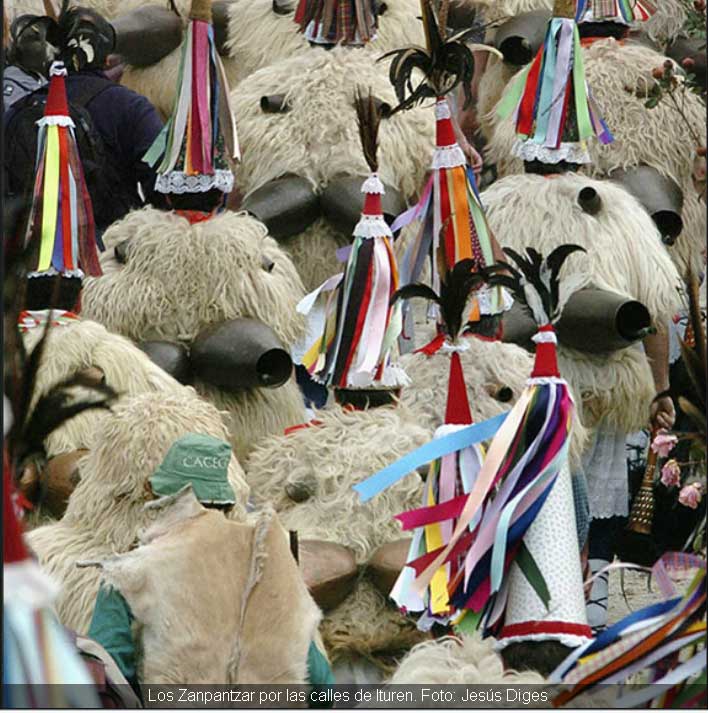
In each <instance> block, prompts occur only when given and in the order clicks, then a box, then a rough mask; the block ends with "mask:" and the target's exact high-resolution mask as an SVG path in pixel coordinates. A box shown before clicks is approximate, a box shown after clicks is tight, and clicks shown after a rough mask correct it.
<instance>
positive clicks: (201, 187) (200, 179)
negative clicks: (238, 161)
mask: <svg viewBox="0 0 708 713" xmlns="http://www.w3.org/2000/svg"><path fill="white" fill-rule="evenodd" d="M233 186H234V174H233V173H231V171H230V170H228V169H217V170H216V171H214V174H213V175H206V174H203V173H199V174H197V175H196V176H190V175H187V174H186V173H185V172H184V171H170V172H169V173H163V174H159V175H158V176H157V180H156V181H155V190H156V191H159V192H160V193H173V194H175V195H181V194H183V193H206V192H207V191H210V190H211V189H212V188H216V189H218V190H220V191H221V192H222V193H229V192H230V191H231V189H232V188H233Z"/></svg>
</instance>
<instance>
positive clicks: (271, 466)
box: [246, 405, 431, 666]
mask: <svg viewBox="0 0 708 713" xmlns="http://www.w3.org/2000/svg"><path fill="white" fill-rule="evenodd" d="M315 418H316V420H317V421H319V422H320V423H321V425H318V426H312V427H309V428H303V429H301V430H298V431H295V432H293V433H291V434H290V435H287V436H277V437H271V438H268V439H264V440H263V441H262V442H261V443H260V445H259V446H258V447H256V448H255V449H254V450H253V451H252V452H251V454H250V457H249V459H248V462H247V464H246V471H247V478H248V482H249V486H250V487H251V492H252V494H253V498H254V502H255V503H257V504H258V503H263V504H265V503H270V504H272V506H273V507H274V508H275V509H276V511H277V512H278V515H279V517H280V519H281V522H282V523H283V526H284V527H286V528H287V529H289V530H297V532H298V536H299V537H300V539H323V540H328V541H330V542H336V543H337V544H340V545H344V546H346V547H349V548H351V549H352V551H353V552H354V555H355V557H356V560H357V562H358V563H359V564H360V565H361V566H364V565H365V563H366V562H367V561H368V559H369V558H370V557H371V555H372V554H373V553H374V551H375V550H376V549H377V548H378V547H380V546H381V545H383V544H386V543H388V542H392V541H394V540H397V539H399V538H400V537H401V536H402V533H401V530H400V526H399V524H398V521H396V520H394V519H393V516H394V515H396V514H398V513H399V512H403V511H404V510H407V509H409V508H411V507H416V506H417V504H418V503H419V501H420V487H421V484H420V480H419V478H418V476H417V475H415V474H413V475H412V476H410V477H409V478H406V479H404V480H403V481H402V482H400V483H398V484H397V485H396V486H394V487H392V488H390V489H389V490H387V491H386V492H385V493H382V494H381V496H380V497H378V498H375V499H374V500H371V501H370V502H367V503H361V502H360V501H359V498H358V496H357V495H356V493H355V492H354V490H353V489H352V486H353V485H354V484H355V483H358V482H360V481H361V480H364V479H365V478H367V477H368V476H369V475H371V474H372V473H374V472H376V471H377V470H379V469H380V468H383V467H385V466H386V465H388V464H389V463H392V462H394V461H395V460H397V459H398V458H401V457H402V456H404V455H405V454H406V453H408V452H410V451H411V450H413V449H415V448H417V447H418V446H421V445H422V444H423V443H425V442H426V441H427V440H429V439H430V436H431V432H430V431H429V430H428V429H426V428H424V427H423V426H421V425H418V423H417V422H416V419H415V418H414V416H413V414H412V413H411V412H409V411H408V410H407V409H406V408H405V407H404V406H401V405H399V406H398V407H392V406H385V407H379V408H376V409H371V410H368V411H348V410H344V409H342V408H341V407H339V406H337V405H335V406H332V407H331V408H329V409H327V410H324V411H321V412H318V413H317V414H316V416H315ZM291 495H293V496H294V497H297V498H298V499H301V498H304V499H303V500H302V501H301V502H295V501H294V500H293V499H291ZM362 587H365V588H366V591H362V592H360V591H359V590H360V589H361V588H362ZM321 631H322V636H323V640H324V643H325V646H326V647H327V651H328V653H329V655H330V657H331V658H332V661H333V663H334V662H336V661H337V660H338V659H340V658H342V657H346V656H349V655H352V654H358V655H362V656H365V657H368V658H370V659H375V660H376V661H377V664H379V665H384V666H385V664H386V655H388V654H390V653H391V652H392V651H393V652H397V651H400V650H401V649H405V648H406V647H408V646H410V645H412V643H414V642H415V641H418V640H420V633H419V632H416V630H415V625H414V624H413V623H412V622H408V621H406V620H405V619H404V617H403V616H402V615H401V614H400V613H399V612H397V611H396V610H395V609H392V608H390V607H388V606H387V605H386V602H385V600H384V598H383V597H382V596H381V595H380V594H379V593H378V592H376V591H374V590H373V587H372V585H371V584H370V583H369V582H368V581H361V582H359V584H358V585H357V586H356V589H355V590H354V592H353V593H352V594H350V596H349V597H348V598H347V599H346V600H345V601H344V602H343V603H342V604H340V605H339V606H338V607H336V608H335V609H333V610H332V611H330V612H328V613H327V614H326V615H325V618H324V621H323V626H322V630H321ZM386 637H391V638H388V639H387V638H386Z"/></svg>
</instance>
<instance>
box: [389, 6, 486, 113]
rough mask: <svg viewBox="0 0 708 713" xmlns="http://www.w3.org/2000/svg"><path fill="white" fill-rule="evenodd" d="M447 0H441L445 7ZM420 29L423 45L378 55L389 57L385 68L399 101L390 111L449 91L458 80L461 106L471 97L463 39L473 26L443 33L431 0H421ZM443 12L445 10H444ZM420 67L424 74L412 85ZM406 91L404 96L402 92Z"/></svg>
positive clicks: (469, 59)
mask: <svg viewBox="0 0 708 713" xmlns="http://www.w3.org/2000/svg"><path fill="white" fill-rule="evenodd" d="M446 7H447V3H444V6H443V10H444V11H445V10H446ZM421 10H422V13H423V29H424V32H425V42H426V45H427V47H426V48H425V49H424V48H422V47H417V46H410V47H404V48H402V49H397V50H393V51H391V52H387V53H385V54H384V55H382V56H381V57H380V58H379V61H381V60H383V59H385V58H386V57H393V60H392V62H391V68H390V70H389V80H390V82H391V84H392V85H393V88H394V90H395V92H396V97H397V99H398V101H399V105H398V106H397V107H395V108H394V109H393V110H392V111H391V114H394V113H396V112H398V111H403V110H405V109H410V108H411V107H413V106H415V105H416V104H419V103H420V102H422V101H424V100H425V99H432V98H435V97H437V96H442V95H444V94H448V93H449V92H451V91H452V90H453V89H454V88H455V87H456V86H458V85H459V84H462V88H463V90H464V93H465V102H464V105H463V107H464V108H466V107H468V106H469V104H470V102H471V101H472V93H471V90H470V83H471V81H472V75H473V73H474V57H473V55H472V51H471V49H470V48H469V47H467V45H465V43H464V40H465V39H467V38H468V37H470V36H471V35H472V33H473V32H474V31H475V29H474V28H471V27H470V28H467V29H465V30H462V31H461V32H458V33H457V34H454V35H452V36H451V37H449V38H448V37H446V29H445V25H444V24H443V23H442V22H441V21H440V19H439V17H438V13H437V12H436V10H435V8H434V5H433V1H432V0H421ZM444 14H445V15H446V14H447V13H446V11H445V12H444ZM441 28H442V29H441ZM415 70H419V71H421V72H422V73H423V74H424V75H425V76H424V77H423V79H422V80H421V81H420V83H419V84H418V86H417V87H415V88H413V81H412V77H413V72H414V71H415ZM406 93H408V96H406Z"/></svg>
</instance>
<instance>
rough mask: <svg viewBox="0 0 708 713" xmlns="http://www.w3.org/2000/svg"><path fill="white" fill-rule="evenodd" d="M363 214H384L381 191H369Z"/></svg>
mask: <svg viewBox="0 0 708 713" xmlns="http://www.w3.org/2000/svg"><path fill="white" fill-rule="evenodd" d="M362 213H363V215H383V207H382V205H381V195H380V194H379V193H367V194H366V197H365V198H364V209H363V210H362Z"/></svg>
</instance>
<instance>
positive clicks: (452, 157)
mask: <svg viewBox="0 0 708 713" xmlns="http://www.w3.org/2000/svg"><path fill="white" fill-rule="evenodd" d="M466 163H467V159H466V158H465V153H464V151H463V150H462V149H461V148H460V145H459V144H452V145H450V146H438V147H437V148H436V149H435V151H434V152H433V160H432V163H431V164H430V167H431V168H455V166H464V165H465V164H466Z"/></svg>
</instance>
